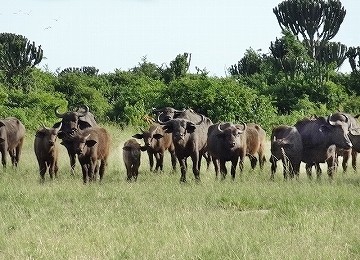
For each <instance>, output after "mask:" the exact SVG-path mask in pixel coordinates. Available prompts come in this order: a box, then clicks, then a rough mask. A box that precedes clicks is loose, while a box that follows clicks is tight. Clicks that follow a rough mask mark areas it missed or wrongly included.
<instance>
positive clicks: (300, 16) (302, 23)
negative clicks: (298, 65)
mask: <svg viewBox="0 0 360 260" xmlns="http://www.w3.org/2000/svg"><path fill="white" fill-rule="evenodd" d="M273 12H274V14H275V15H276V18H277V20H278V23H279V25H280V27H281V28H282V29H283V30H284V29H287V30H290V31H291V32H292V33H293V34H294V35H296V36H299V34H300V35H301V36H302V38H303V42H304V45H305V46H306V48H307V50H308V52H309V55H310V57H311V58H313V59H316V58H317V56H318V55H319V54H320V52H321V51H322V49H323V48H324V47H325V46H326V44H327V43H328V42H329V41H330V40H331V39H332V38H334V37H335V35H336V34H337V32H338V31H339V28H340V25H341V24H342V22H343V21H344V18H345V15H346V11H345V9H344V7H343V6H342V5H341V2H340V1H339V0H329V1H325V0H286V1H283V2H282V3H280V4H279V5H278V6H277V7H275V8H274V9H273Z"/></svg>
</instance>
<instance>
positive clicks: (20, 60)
mask: <svg viewBox="0 0 360 260" xmlns="http://www.w3.org/2000/svg"><path fill="white" fill-rule="evenodd" d="M42 58H43V50H42V49H41V45H40V46H38V47H36V45H35V42H30V41H29V40H28V39H27V38H26V37H24V36H22V35H16V34H13V33H0V71H2V72H3V73H4V75H5V79H6V81H7V82H8V83H14V81H13V77H14V76H18V75H24V76H26V74H29V68H34V67H35V66H36V65H37V64H39V63H40V62H41V60H42Z"/></svg>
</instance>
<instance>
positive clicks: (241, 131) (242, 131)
mask: <svg viewBox="0 0 360 260" xmlns="http://www.w3.org/2000/svg"><path fill="white" fill-rule="evenodd" d="M242 125H243V126H244V129H243V130H240V129H239V131H240V133H241V134H242V133H244V132H245V130H246V124H245V123H244V122H242Z"/></svg>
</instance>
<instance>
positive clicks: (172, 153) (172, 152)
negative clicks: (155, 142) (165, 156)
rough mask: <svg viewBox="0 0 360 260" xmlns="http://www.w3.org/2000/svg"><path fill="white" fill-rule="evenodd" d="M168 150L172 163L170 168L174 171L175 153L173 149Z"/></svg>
mask: <svg viewBox="0 0 360 260" xmlns="http://www.w3.org/2000/svg"><path fill="white" fill-rule="evenodd" d="M169 152H170V157H171V165H172V169H173V170H174V171H175V170H176V155H175V152H174V151H169Z"/></svg>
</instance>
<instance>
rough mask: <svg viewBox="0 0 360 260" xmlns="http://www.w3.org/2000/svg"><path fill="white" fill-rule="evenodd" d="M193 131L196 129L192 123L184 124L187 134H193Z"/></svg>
mask: <svg viewBox="0 0 360 260" xmlns="http://www.w3.org/2000/svg"><path fill="white" fill-rule="evenodd" d="M195 129H196V126H195V124H194V123H192V122H188V123H187V124H186V131H188V132H189V133H193V132H194V131H195Z"/></svg>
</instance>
